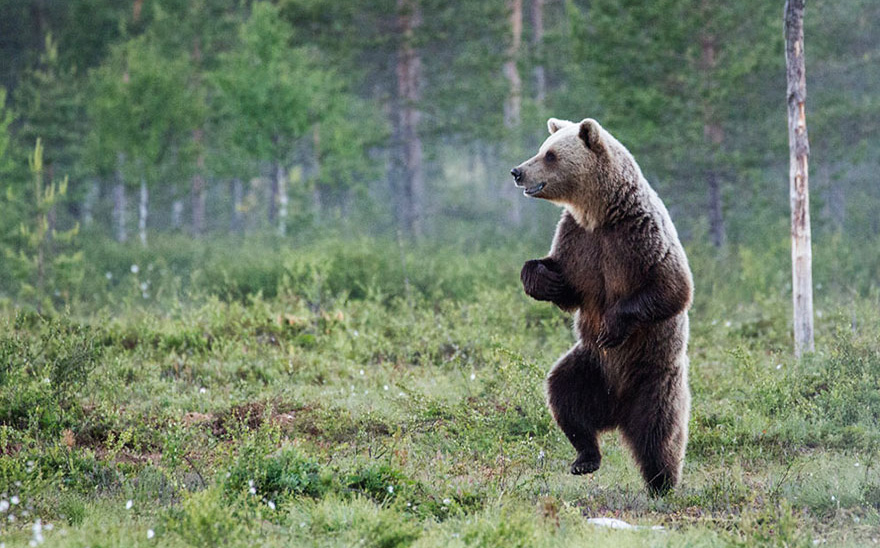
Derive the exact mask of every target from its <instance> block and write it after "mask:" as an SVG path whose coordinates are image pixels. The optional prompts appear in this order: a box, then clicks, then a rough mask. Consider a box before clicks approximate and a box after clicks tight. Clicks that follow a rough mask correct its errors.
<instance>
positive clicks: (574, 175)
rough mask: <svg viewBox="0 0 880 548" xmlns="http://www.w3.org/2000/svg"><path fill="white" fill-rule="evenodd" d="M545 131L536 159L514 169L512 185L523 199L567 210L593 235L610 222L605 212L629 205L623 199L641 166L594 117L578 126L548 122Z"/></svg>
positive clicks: (633, 190)
mask: <svg viewBox="0 0 880 548" xmlns="http://www.w3.org/2000/svg"><path fill="white" fill-rule="evenodd" d="M547 130H548V131H549V132H550V136H549V137H548V138H547V140H546V141H544V144H542V145H541V148H540V149H539V150H538V154H536V155H535V156H533V157H532V158H529V159H528V160H526V161H525V162H523V163H522V164H520V165H519V166H517V167H516V169H517V170H519V173H520V176H519V177H517V181H516V184H517V186H521V187H524V193H525V194H526V195H527V196H531V197H534V198H541V199H544V200H548V201H551V202H553V203H556V204H558V205H561V206H564V207H566V208H567V209H568V210H569V211H571V212H572V214H573V215H574V217H575V219H577V220H578V222H579V223H580V224H581V225H582V226H584V227H585V228H587V229H590V230H593V229H595V228H596V227H597V226H600V225H602V224H603V223H605V222H606V221H607V220H608V219H607V217H608V212H614V211H618V210H620V209H621V207H622V206H624V205H625V204H626V203H627V202H629V201H630V200H629V199H627V196H628V195H629V194H632V193H634V192H636V191H637V190H638V189H637V188H633V187H634V185H633V181H641V180H643V178H642V176H641V172H640V171H639V167H638V165H637V164H636V163H635V160H634V159H633V158H632V155H630V153H629V151H627V150H626V148H625V147H624V146H623V145H622V144H620V143H619V142H618V141H617V139H615V138H614V137H613V136H611V134H609V133H608V132H607V131H605V130H604V129H603V128H602V126H601V125H599V122H597V121H596V120H593V119H592V118H585V119H584V120H582V121H581V122H580V123H574V122H569V121H568V120H559V119H556V118H550V119H549V120H547ZM634 175H637V176H635V177H634Z"/></svg>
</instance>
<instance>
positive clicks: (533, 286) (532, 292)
mask: <svg viewBox="0 0 880 548" xmlns="http://www.w3.org/2000/svg"><path fill="white" fill-rule="evenodd" d="M520 279H521V280H522V284H523V290H524V291H525V292H526V295H528V296H529V297H531V298H533V299H536V300H539V301H553V300H555V299H557V298H559V297H560V296H561V295H563V294H565V291H566V289H567V285H566V283H565V281H564V280H563V278H562V275H561V274H559V273H558V272H555V271H553V270H550V269H549V268H547V265H545V264H544V263H543V262H541V261H540V260H537V259H534V260H531V261H526V264H524V265H523V268H522V272H520Z"/></svg>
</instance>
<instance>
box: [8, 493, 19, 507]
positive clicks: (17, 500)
mask: <svg viewBox="0 0 880 548" xmlns="http://www.w3.org/2000/svg"><path fill="white" fill-rule="evenodd" d="M9 502H10V503H11V504H12V505H13V506H15V505H16V504H18V503H19V502H21V499H19V498H18V495H12V498H10V499H9Z"/></svg>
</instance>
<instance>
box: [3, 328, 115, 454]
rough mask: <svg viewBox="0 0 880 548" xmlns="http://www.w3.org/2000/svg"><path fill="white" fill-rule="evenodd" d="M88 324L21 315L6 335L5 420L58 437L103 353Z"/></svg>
mask: <svg viewBox="0 0 880 548" xmlns="http://www.w3.org/2000/svg"><path fill="white" fill-rule="evenodd" d="M95 339H96V334H95V333H94V332H93V330H91V329H89V328H88V327H85V326H81V325H77V324H72V323H69V322H68V321H65V320H60V319H45V318H41V317H39V316H32V315H30V314H27V313H19V314H18V315H17V316H16V317H15V320H14V321H13V322H12V324H11V325H8V326H7V329H6V334H5V335H3V337H2V338H0V424H3V425H6V426H11V427H14V428H17V429H25V428H32V429H33V430H34V432H37V433H41V435H47V436H49V437H52V436H56V435H58V433H59V432H60V431H61V429H62V428H65V427H70V426H72V424H73V422H74V421H75V420H76V419H77V417H78V416H79V413H80V408H79V401H78V399H77V397H78V395H79V394H80V393H81V391H82V390H83V388H84V386H85V385H86V383H87V382H88V380H89V376H90V374H91V372H92V370H93V369H94V368H95V366H96V365H97V362H98V360H99V358H100V356H101V353H102V347H101V346H100V345H98V344H96V342H95Z"/></svg>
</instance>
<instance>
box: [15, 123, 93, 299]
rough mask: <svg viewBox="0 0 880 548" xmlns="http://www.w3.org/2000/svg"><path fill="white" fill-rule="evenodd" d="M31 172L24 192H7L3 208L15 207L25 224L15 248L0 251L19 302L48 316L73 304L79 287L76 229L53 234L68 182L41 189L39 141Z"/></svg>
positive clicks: (42, 173) (80, 268)
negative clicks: (15, 287)
mask: <svg viewBox="0 0 880 548" xmlns="http://www.w3.org/2000/svg"><path fill="white" fill-rule="evenodd" d="M30 169H31V180H32V185H31V188H30V189H29V192H27V193H26V194H25V193H22V194H16V193H14V191H13V189H12V187H7V193H6V202H7V204H6V207H10V208H11V207H17V208H18V210H19V211H20V212H21V213H22V216H23V217H24V220H23V222H22V224H21V225H20V226H19V230H18V234H17V238H16V239H15V240H14V243H15V244H17V245H15V247H12V246H10V247H6V248H5V249H4V250H3V251H4V254H5V256H6V259H7V261H9V263H11V264H10V265H9V268H10V269H11V270H13V273H14V278H13V279H14V280H15V281H16V282H17V284H18V297H19V299H20V301H21V302H23V303H27V304H29V305H31V306H34V307H35V308H36V309H37V311H38V312H43V311H45V312H51V311H53V310H54V309H55V304H56V303H64V304H70V302H71V301H73V300H76V298H77V292H78V291H79V289H80V284H81V283H82V279H83V274H84V272H83V265H82V262H83V253H82V251H78V250H76V248H75V243H76V242H75V239H76V236H77V235H78V233H79V225H78V224H74V226H73V227H71V228H70V229H68V230H59V229H58V226H57V221H56V214H57V210H58V208H59V206H60V205H61V204H63V203H64V202H63V199H64V198H65V196H66V194H67V178H66V177H65V178H64V180H62V181H61V182H60V183H57V182H56V181H54V180H50V181H49V182H48V183H46V181H45V177H46V172H45V169H44V163H43V146H42V142H41V141H40V139H37V143H36V146H35V148H34V153H33V154H32V155H31V157H30Z"/></svg>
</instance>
